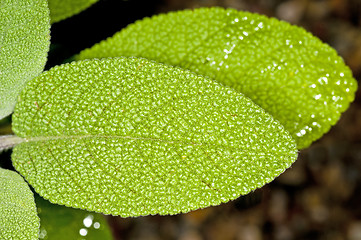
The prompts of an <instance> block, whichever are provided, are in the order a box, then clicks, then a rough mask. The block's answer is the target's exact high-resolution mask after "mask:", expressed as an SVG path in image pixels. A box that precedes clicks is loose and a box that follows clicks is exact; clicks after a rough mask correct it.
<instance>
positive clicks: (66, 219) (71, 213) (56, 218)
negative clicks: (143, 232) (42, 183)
mask: <svg viewBox="0 0 361 240" xmlns="http://www.w3.org/2000/svg"><path fill="white" fill-rule="evenodd" d="M35 201H36V206H37V208H38V212H39V217H40V234H39V238H40V239H49V240H63V239H72V240H77V239H79V240H80V239H87V240H110V239H113V238H112V235H111V232H110V229H109V226H108V224H107V222H106V220H105V218H104V216H103V215H101V214H98V213H92V212H87V211H83V210H79V209H74V208H68V207H64V206H60V205H55V204H51V203H50V202H49V201H46V200H44V199H43V198H41V197H40V196H38V195H36V197H35Z"/></svg>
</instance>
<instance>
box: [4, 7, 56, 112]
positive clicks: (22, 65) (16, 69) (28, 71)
mask: <svg viewBox="0 0 361 240" xmlns="http://www.w3.org/2000/svg"><path fill="white" fill-rule="evenodd" d="M49 28H50V23H49V9H48V4H47V1H46V0H37V1H33V0H1V2H0V119H2V118H4V117H6V116H8V115H10V114H11V113H12V112H13V109H14V106H15V103H16V98H17V96H18V95H19V93H20V91H21V89H22V88H23V87H24V85H25V83H26V82H27V81H29V80H30V79H32V78H34V77H35V76H37V75H39V73H40V72H41V71H42V70H43V68H44V65H45V62H46V57H47V52H48V50H49V39H50V35H49V32H50V30H49Z"/></svg>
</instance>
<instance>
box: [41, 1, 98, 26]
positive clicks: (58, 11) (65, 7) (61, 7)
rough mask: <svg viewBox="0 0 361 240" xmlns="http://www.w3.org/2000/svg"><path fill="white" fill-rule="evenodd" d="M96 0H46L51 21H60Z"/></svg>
mask: <svg viewBox="0 0 361 240" xmlns="http://www.w3.org/2000/svg"><path fill="white" fill-rule="evenodd" d="M97 1H98V0H76V1H74V0H48V2H49V8H50V21H51V23H56V22H60V21H61V20H64V19H66V18H68V17H71V16H73V15H75V14H78V13H80V12H81V11H83V10H85V9H87V8H88V7H90V6H91V5H93V4H94V3H96V2H97Z"/></svg>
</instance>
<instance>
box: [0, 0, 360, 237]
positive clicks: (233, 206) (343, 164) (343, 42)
mask: <svg viewBox="0 0 361 240" xmlns="http://www.w3.org/2000/svg"><path fill="white" fill-rule="evenodd" d="M210 6H222V7H232V8H236V9H238V10H246V11H251V12H257V13H262V14H265V15H267V16H270V17H276V18H278V19H283V20H286V21H288V22H291V23H293V24H295V25H299V26H302V27H304V28H306V29H307V30H308V31H310V32H312V33H313V34H314V35H316V36H318V37H319V38H320V39H321V40H323V41H324V42H326V43H328V44H329V45H331V46H332V47H334V48H335V49H336V50H337V51H338V53H339V54H340V55H341V56H342V57H343V58H344V60H345V62H346V64H347V65H348V66H349V67H350V68H351V69H352V71H353V73H354V77H355V78H356V79H357V80H358V81H359V80H360V79H361V0H224V1H221V0H153V1H140V0H127V1H122V0H100V1H99V2H98V3H96V4H95V5H93V6H92V7H90V8H89V9H87V10H86V11H84V12H82V13H80V14H78V15H76V16H74V17H72V18H69V19H67V20H64V21H62V22H59V23H55V24H54V25H53V26H52V29H51V42H52V45H51V51H50V53H49V61H48V63H47V66H46V68H50V67H52V66H54V65H57V64H60V63H62V62H64V61H67V59H69V58H70V57H71V56H72V55H74V54H76V53H78V52H79V51H80V50H82V49H84V48H86V47H90V46H92V45H93V44H94V43H96V42H99V41H100V40H102V39H105V38H106V37H109V36H112V35H113V34H114V33H115V32H117V31H119V30H120V29H121V28H123V27H125V26H126V25H128V24H129V23H132V22H134V21H135V20H137V19H141V18H143V17H145V16H151V15H154V14H157V13H161V12H168V11H173V10H182V9H185V8H197V7H210ZM9 124H10V120H9V119H7V120H4V121H2V122H1V123H0V134H9V133H11V128H10V125H9ZM0 158H2V159H9V158H10V152H9V151H8V152H5V153H2V154H1V155H0ZM1 165H2V166H5V167H7V168H11V162H10V161H1ZM107 219H108V221H109V223H110V225H111V227H112V229H113V231H114V235H115V236H116V239H149V240H158V239H180V240H199V239H209V240H233V239H234V240H260V239H276V240H288V239H325V240H326V239H327V240H343V239H345V240H358V239H360V240H361V98H360V91H358V92H357V95H356V99H355V101H354V102H353V103H352V104H351V107H350V108H349V109H348V110H347V112H345V113H344V114H343V115H342V118H341V120H340V121H339V122H338V124H337V125H336V126H334V127H333V128H332V129H331V131H330V132H329V133H327V134H326V135H325V136H324V137H323V138H322V139H320V140H319V141H317V142H315V143H313V145H312V146H311V147H309V148H308V149H306V150H303V151H301V152H300V154H299V159H298V160H297V161H296V163H295V164H294V165H293V166H292V168H291V169H288V170H287V171H286V172H285V173H283V174H282V175H281V176H280V177H278V178H277V179H276V180H275V181H273V182H272V183H270V184H267V185H266V186H264V187H263V188H261V189H258V190H256V191H255V192H253V193H250V194H248V195H247V196H243V197H240V198H239V199H237V200H235V201H231V202H229V203H226V204H222V205H220V206H217V207H210V208H207V209H203V210H198V211H195V212H191V213H188V214H181V215H176V216H148V217H139V218H126V219H122V218H119V217H111V216H107Z"/></svg>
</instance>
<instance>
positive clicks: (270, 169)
mask: <svg viewBox="0 0 361 240" xmlns="http://www.w3.org/2000/svg"><path fill="white" fill-rule="evenodd" d="M13 130H14V132H15V133H16V134H17V135H18V136H19V137H22V138H23V141H24V142H23V143H20V144H19V145H17V146H16V147H15V148H14V150H13V154H12V160H13V164H14V166H15V167H16V169H17V170H18V171H20V172H21V173H22V174H23V175H24V176H25V178H26V179H27V181H28V182H29V183H30V184H31V185H32V186H33V187H34V188H35V190H36V192H38V193H39V194H40V195H42V196H43V197H44V198H46V199H50V201H52V202H54V203H58V204H64V205H67V206H71V207H76V208H83V209H87V210H91V211H99V212H103V213H106V214H113V215H121V216H123V217H127V216H139V215H148V214H162V215H164V214H176V213H180V212H188V211H190V210H193V209H198V208H203V207H207V206H211V205H217V204H220V203H221V202H227V201H229V200H230V199H235V198H237V197H239V196H240V195H241V194H247V193H248V192H250V191H252V190H253V189H255V188H258V187H261V186H263V185H264V184H265V183H268V182H270V181H272V180H273V179H274V178H275V177H276V176H278V175H279V174H280V173H282V172H283V171H284V170H285V169H286V168H288V167H289V166H290V165H291V163H292V162H294V161H295V160H296V157H297V150H296V147H295V142H294V140H293V139H292V138H291V136H290V135H289V134H288V132H287V131H285V130H284V128H283V127H282V125H280V124H279V123H278V122H277V121H275V120H274V119H273V118H272V117H271V116H270V115H269V114H267V113H266V112H264V110H263V109H261V108H260V107H258V106H257V105H255V104H254V103H253V102H252V101H251V100H249V99H248V98H246V97H244V96H243V95H242V94H239V93H237V92H235V91H234V90H232V89H229V88H226V87H223V86H222V85H220V84H219V83H216V82H214V81H212V80H210V79H206V78H204V77H202V76H197V75H195V74H193V73H191V72H189V71H185V70H182V69H179V68H174V67H171V66H166V65H163V64H159V63H155V62H151V61H148V60H145V59H136V58H130V59H127V58H116V59H104V60H91V61H81V62H74V63H72V64H66V65H61V66H59V67H54V68H53V69H51V70H50V71H48V72H44V73H43V74H42V75H41V76H39V77H38V78H36V79H34V80H33V81H31V82H30V83H29V84H28V85H27V87H26V89H25V90H24V91H23V92H22V94H21V95H20V97H19V102H18V104H17V105H16V108H15V112H14V114H13Z"/></svg>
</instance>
